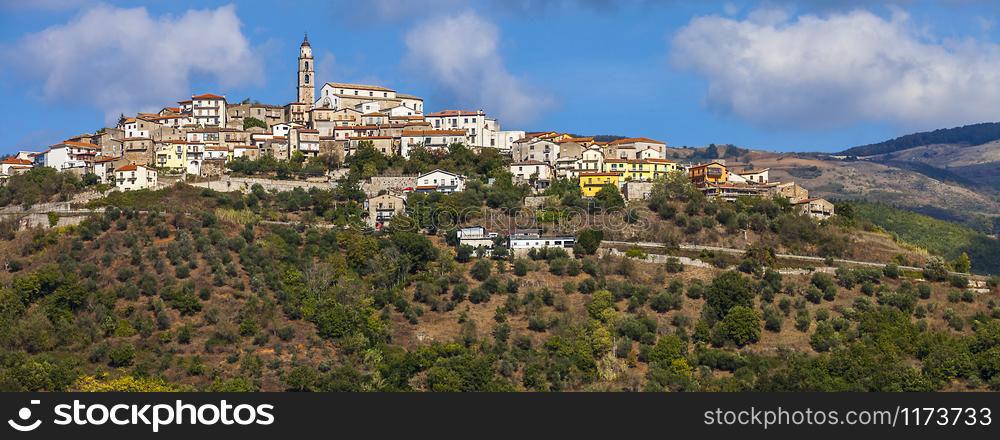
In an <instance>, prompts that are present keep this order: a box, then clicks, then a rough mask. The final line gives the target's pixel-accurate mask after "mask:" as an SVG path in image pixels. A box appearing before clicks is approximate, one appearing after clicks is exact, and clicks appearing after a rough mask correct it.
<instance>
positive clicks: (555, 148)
mask: <svg viewBox="0 0 1000 440" xmlns="http://www.w3.org/2000/svg"><path fill="white" fill-rule="evenodd" d="M511 154H512V156H513V159H514V161H516V162H527V161H530V160H537V161H540V162H545V163H547V164H549V165H555V163H556V160H557V159H559V144H557V143H555V142H552V141H547V140H538V139H533V140H530V141H528V140H523V141H520V142H515V143H514V148H513V150H512V151H511Z"/></svg>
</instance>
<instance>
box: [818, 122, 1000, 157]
mask: <svg viewBox="0 0 1000 440" xmlns="http://www.w3.org/2000/svg"><path fill="white" fill-rule="evenodd" d="M997 139H1000V123H997V122H984V123H981V124H972V125H965V126H962V127H954V128H941V129H937V130H934V131H925V132H920V133H913V134H908V135H905V136H900V137H898V138H895V139H891V140H888V141H884V142H879V143H876V144H869V145H862V146H858V147H853V148H849V149H847V150H844V151H842V152H840V153H838V154H841V155H845V156H859V157H864V156H873V155H877V154H887V153H892V152H895V151H900V150H906V149H909V148H914V147H920V146H924V145H936V144H956V145H966V146H973V145H982V144H985V143H987V142H992V141H995V140H997Z"/></svg>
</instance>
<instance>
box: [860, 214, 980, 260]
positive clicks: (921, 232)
mask: <svg viewBox="0 0 1000 440" xmlns="http://www.w3.org/2000/svg"><path fill="white" fill-rule="evenodd" d="M851 203H852V204H853V205H854V210H855V218H857V219H860V220H867V221H869V222H871V223H872V224H874V225H877V226H879V227H881V228H882V229H885V230H886V231H888V232H891V233H895V234H896V235H897V236H899V238H900V239H901V240H903V241H906V242H908V243H911V244H914V245H917V246H920V247H922V248H925V249H927V250H928V251H929V252H931V253H932V254H935V255H940V256H943V257H945V258H948V259H954V258H956V257H958V256H959V255H961V254H962V252H965V253H968V254H969V257H971V258H972V269H973V271H974V272H977V273H991V274H997V273H1000V240H997V239H996V238H992V237H990V236H988V235H986V234H983V233H981V232H978V231H976V230H974V229H971V228H969V227H967V226H963V225H960V224H957V223H952V222H947V221H944V220H938V219H935V218H933V217H929V216H926V215H923V214H918V213H915V212H911V211H905V210H902V209H898V208H894V207H891V206H889V205H884V204H880V203H869V202H851Z"/></svg>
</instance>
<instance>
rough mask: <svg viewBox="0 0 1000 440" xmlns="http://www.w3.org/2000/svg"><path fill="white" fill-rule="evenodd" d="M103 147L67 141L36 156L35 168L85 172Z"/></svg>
mask: <svg viewBox="0 0 1000 440" xmlns="http://www.w3.org/2000/svg"><path fill="white" fill-rule="evenodd" d="M100 151H101V147H98V146H97V145H94V144H89V143H86V142H74V141H66V142H63V143H61V144H56V145H53V146H52V147H50V148H49V149H48V150H46V151H43V152H41V153H39V154H37V155H35V163H34V165H35V166H43V167H50V168H55V169H57V170H59V171H71V170H78V171H80V172H85V171H86V170H87V164H88V163H89V162H91V161H93V159H94V158H95V157H96V156H97V153H98V152H100Z"/></svg>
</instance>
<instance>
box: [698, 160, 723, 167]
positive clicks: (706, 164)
mask: <svg viewBox="0 0 1000 440" xmlns="http://www.w3.org/2000/svg"><path fill="white" fill-rule="evenodd" d="M713 164H714V165H718V166H720V167H723V168H725V165H723V164H721V163H719V162H715V161H712V162H709V163H703V164H698V165H691V168H703V167H707V166H709V165H713Z"/></svg>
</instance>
